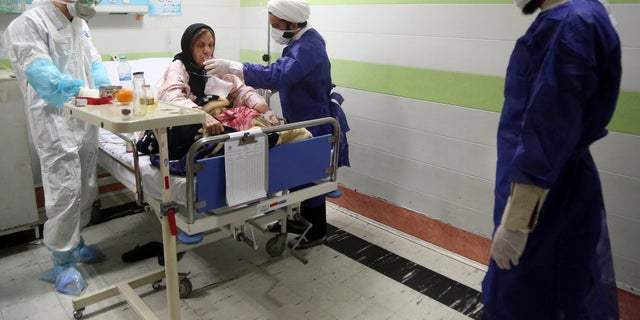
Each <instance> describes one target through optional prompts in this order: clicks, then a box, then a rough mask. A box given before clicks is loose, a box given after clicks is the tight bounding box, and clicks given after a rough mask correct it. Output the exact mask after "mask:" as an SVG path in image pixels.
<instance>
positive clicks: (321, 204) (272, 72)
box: [205, 0, 349, 249]
mask: <svg viewBox="0 0 640 320" xmlns="http://www.w3.org/2000/svg"><path fill="white" fill-rule="evenodd" d="M267 8H268V10H269V23H270V25H271V37H272V39H273V40H274V41H275V42H276V43H278V44H280V45H284V46H285V47H284V49H283V51H282V56H281V57H280V58H279V59H278V60H277V61H276V62H274V63H272V64H270V65H268V66H263V65H261V64H251V63H246V62H245V63H240V62H236V61H230V60H226V59H212V60H209V61H207V62H205V68H206V69H207V70H208V71H207V72H208V73H209V74H211V75H214V74H225V73H232V74H235V75H237V76H239V77H241V78H243V79H244V81H245V83H246V84H247V85H249V86H252V87H254V88H263V89H269V90H277V91H278V93H279V96H280V104H281V107H282V113H283V116H284V118H285V120H286V121H287V122H289V123H291V122H300V121H305V120H312V119H318V118H324V117H334V118H335V119H336V120H338V122H339V123H340V132H341V133H340V144H339V152H338V156H339V158H338V166H349V149H348V143H347V138H346V132H347V131H349V126H348V124H347V120H346V117H345V114H344V112H343V111H342V108H341V106H340V105H341V104H342V101H343V99H342V96H341V95H340V94H338V93H336V92H332V89H333V87H334V85H333V83H332V81H331V63H330V61H329V57H328V55H327V50H326V44H325V41H324V39H323V38H322V36H321V35H320V33H319V32H318V31H317V30H316V29H314V28H311V27H310V26H309V25H308V23H307V19H309V15H310V8H309V3H308V2H307V1H306V0H269V2H268V4H267ZM307 129H308V130H309V131H310V132H311V133H312V134H313V135H314V136H319V135H323V134H328V133H333V126H332V125H331V124H325V125H320V126H315V127H311V128H307ZM301 187H304V186H301ZM292 191H293V190H292ZM300 215H301V216H302V218H304V219H305V220H307V221H309V222H310V223H311V224H312V225H313V226H312V228H311V229H310V230H309V231H308V233H307V234H306V238H305V239H302V241H301V242H300V244H299V245H298V246H297V247H296V248H297V249H307V248H311V247H313V246H317V245H319V244H323V243H324V242H325V241H326V236H327V219H326V203H325V196H319V197H315V198H312V199H309V200H305V201H303V202H302V204H301V214H300ZM270 230H275V231H280V230H281V229H280V226H279V224H278V223H277V224H276V225H275V226H272V227H271V228H270ZM303 230H304V227H301V226H300V225H299V224H297V223H296V221H295V220H289V221H288V222H287V231H289V232H292V233H301V232H302V231H303Z"/></svg>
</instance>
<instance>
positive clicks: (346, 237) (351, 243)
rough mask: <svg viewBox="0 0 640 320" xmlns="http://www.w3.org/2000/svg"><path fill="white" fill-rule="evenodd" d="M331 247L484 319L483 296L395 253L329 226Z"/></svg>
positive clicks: (457, 308) (392, 277)
mask: <svg viewBox="0 0 640 320" xmlns="http://www.w3.org/2000/svg"><path fill="white" fill-rule="evenodd" d="M327 228H328V233H329V234H330V236H329V238H328V239H327V246H328V247H330V248H331V249H333V250H336V251H338V252H340V253H342V254H344V255H345V256H347V257H349V258H351V259H353V260H355V261H358V262H360V263H362V264H363V265H365V266H367V267H369V268H371V269H373V270H375V271H377V272H380V273H381V274H383V275H385V276H387V277H389V278H391V279H393V280H395V281H398V282H400V283H402V284H404V285H406V286H407V287H409V288H411V289H413V290H416V291H418V292H420V293H422V294H424V295H426V296H427V297H429V298H431V299H433V300H436V301H438V302H440V303H442V304H444V305H446V306H448V307H449V308H451V309H454V310H456V311H458V312H460V313H462V314H464V315H466V316H468V317H470V318H472V319H480V318H481V316H482V298H481V295H480V292H478V291H476V290H475V289H473V288H470V287H467V286H465V285H464V284H461V283H459V282H457V281H455V280H452V279H450V278H447V277H445V276H443V275H441V274H439V273H437V272H434V271H432V270H430V269H428V268H425V267H424V266H421V265H419V264H416V263H415V262H412V261H410V260H408V259H405V258H403V257H400V256H398V255H396V254H394V253H393V252H390V251H388V250H386V249H384V248H381V247H379V246H377V245H375V244H372V243H370V242H367V241H365V240H363V239H361V238H358V237H356V236H354V235H352V234H350V233H348V232H346V231H344V230H341V229H337V228H336V227H334V226H332V225H328V226H327Z"/></svg>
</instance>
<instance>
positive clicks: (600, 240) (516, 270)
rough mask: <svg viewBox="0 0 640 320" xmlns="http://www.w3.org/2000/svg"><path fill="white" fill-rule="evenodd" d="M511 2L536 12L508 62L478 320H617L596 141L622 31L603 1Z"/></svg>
mask: <svg viewBox="0 0 640 320" xmlns="http://www.w3.org/2000/svg"><path fill="white" fill-rule="evenodd" d="M516 4H518V6H519V7H520V8H521V9H522V11H523V12H524V13H525V14H531V13H533V12H535V11H537V9H538V8H540V9H541V12H540V14H539V15H538V16H537V17H536V19H535V20H534V21H533V23H532V24H531V26H530V27H529V29H528V30H527V32H526V33H525V35H524V36H522V37H521V38H519V39H518V41H517V42H516V45H515V48H514V50H513V53H512V55H511V58H510V61H509V66H508V68H507V75H506V83H505V89H504V95H505V101H504V106H503V110H502V115H501V118H500V123H499V128H498V144H497V147H498V162H497V174H496V187H495V208H494V223H495V226H496V230H495V232H494V236H493V243H492V246H491V258H492V259H491V261H490V265H489V270H488V272H487V274H486V276H485V279H484V281H483V283H482V300H483V304H484V313H483V319H519V320H520V319H599V320H600V319H618V303H617V295H616V282H615V275H614V271H613V260H612V255H611V245H610V243H609V235H608V231H607V223H606V213H605V208H604V201H603V196H602V188H601V184H600V178H599V175H598V171H597V169H596V165H595V163H594V160H593V158H592V157H591V153H590V152H589V146H590V145H591V144H592V143H593V142H594V141H596V140H598V139H600V138H602V137H604V136H605V135H606V134H607V130H606V129H605V127H606V126H607V124H608V123H609V121H610V120H611V117H612V115H613V113H614V110H615V106H616V101H617V98H618V93H619V89H620V77H621V72H622V68H621V53H620V51H621V49H620V40H619V38H618V35H617V33H616V31H615V29H614V26H613V24H612V19H611V18H610V16H609V14H608V12H607V9H606V8H605V7H604V6H603V4H602V3H600V2H599V1H597V0H571V1H568V0H564V1H562V0H517V1H516Z"/></svg>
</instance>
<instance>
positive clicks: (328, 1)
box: [240, 0, 640, 7]
mask: <svg viewBox="0 0 640 320" xmlns="http://www.w3.org/2000/svg"><path fill="white" fill-rule="evenodd" d="M308 1H309V4H310V5H356V4H367V5H372V4H391V5H393V4H398V5H400V4H513V0H308ZM609 3H640V0H609ZM266 5H267V0H240V6H241V7H263V6H266Z"/></svg>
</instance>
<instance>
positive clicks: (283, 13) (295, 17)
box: [267, 0, 310, 23]
mask: <svg viewBox="0 0 640 320" xmlns="http://www.w3.org/2000/svg"><path fill="white" fill-rule="evenodd" d="M267 8H268V9H269V13H271V14H273V15H274V16H276V17H278V18H280V19H282V20H285V21H289V22H294V23H302V22H306V21H307V20H308V19H309V14H310V10H309V3H308V2H307V1H306V0H269V3H268V4H267Z"/></svg>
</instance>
